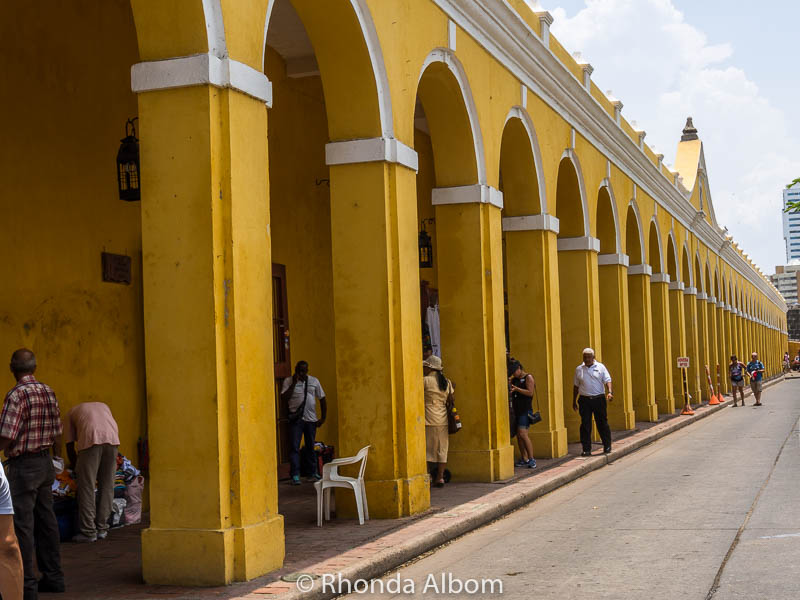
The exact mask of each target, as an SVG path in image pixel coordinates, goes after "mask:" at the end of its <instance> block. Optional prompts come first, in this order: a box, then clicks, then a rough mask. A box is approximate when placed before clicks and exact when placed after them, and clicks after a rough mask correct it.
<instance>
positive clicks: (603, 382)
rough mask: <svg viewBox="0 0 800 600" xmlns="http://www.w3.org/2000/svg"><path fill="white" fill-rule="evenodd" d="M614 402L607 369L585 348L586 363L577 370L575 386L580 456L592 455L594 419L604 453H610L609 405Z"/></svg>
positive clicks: (574, 397) (573, 397) (573, 389)
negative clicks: (578, 414) (579, 429)
mask: <svg viewBox="0 0 800 600" xmlns="http://www.w3.org/2000/svg"><path fill="white" fill-rule="evenodd" d="M606 389H607V390H608V391H607V392H606ZM613 398H614V396H613V394H612V393H611V375H610V374H609V373H608V369H606V367H605V365H604V364H603V363H600V362H597V361H596V360H595V359H594V350H592V349H591V348H584V349H583V362H582V363H581V364H580V365H578V367H577V368H576V369H575V379H574V381H573V384H572V410H580V415H581V445H582V446H583V452H581V456H591V455H592V415H594V420H595V423H596V424H597V431H598V432H599V433H600V439H601V440H603V453H604V454H608V453H609V452H611V428H610V427H609V426H608V415H607V412H606V401H608V402H611V401H612V400H613Z"/></svg>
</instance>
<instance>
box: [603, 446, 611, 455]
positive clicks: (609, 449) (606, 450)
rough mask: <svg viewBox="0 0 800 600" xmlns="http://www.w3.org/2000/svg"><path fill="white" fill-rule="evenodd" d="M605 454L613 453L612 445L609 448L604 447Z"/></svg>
mask: <svg viewBox="0 0 800 600" xmlns="http://www.w3.org/2000/svg"><path fill="white" fill-rule="evenodd" d="M603 454H611V446H609V447H608V448H603Z"/></svg>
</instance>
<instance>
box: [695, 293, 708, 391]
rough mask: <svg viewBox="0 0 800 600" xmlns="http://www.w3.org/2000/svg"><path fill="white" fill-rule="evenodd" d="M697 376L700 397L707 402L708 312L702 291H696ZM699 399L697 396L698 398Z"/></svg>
mask: <svg viewBox="0 0 800 600" xmlns="http://www.w3.org/2000/svg"><path fill="white" fill-rule="evenodd" d="M696 307H697V355H698V362H697V377H698V384H699V386H700V393H701V396H700V397H701V398H702V399H703V400H704V401H706V402H708V401H709V400H710V399H711V398H710V397H709V395H708V379H707V377H706V365H708V364H709V362H710V361H709V358H708V356H709V353H708V345H709V344H708V327H709V323H708V312H707V311H706V295H705V293H704V292H697V300H696ZM698 401H699V398H698Z"/></svg>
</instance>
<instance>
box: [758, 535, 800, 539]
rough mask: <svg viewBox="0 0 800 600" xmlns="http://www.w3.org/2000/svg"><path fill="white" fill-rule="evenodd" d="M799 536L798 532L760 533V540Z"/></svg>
mask: <svg viewBox="0 0 800 600" xmlns="http://www.w3.org/2000/svg"><path fill="white" fill-rule="evenodd" d="M787 537H800V533H781V534H779V535H762V536H761V537H760V538H758V539H760V540H774V539H776V538H787Z"/></svg>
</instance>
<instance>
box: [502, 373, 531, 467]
mask: <svg viewBox="0 0 800 600" xmlns="http://www.w3.org/2000/svg"><path fill="white" fill-rule="evenodd" d="M509 370H511V377H509V384H508V385H509V389H510V391H511V403H512V405H513V407H514V417H515V418H516V420H517V443H518V444H519V453H520V456H521V457H522V458H520V460H519V461H517V462H516V463H514V466H515V467H528V468H529V469H535V468H536V459H535V458H533V444H532V443H531V439H530V438H529V437H528V429H529V428H530V426H531V422H530V419H529V418H528V413H529V412H530V411H531V408H532V405H531V402H532V399H533V391H534V387H535V386H536V383H535V382H534V380H533V375H531V374H530V373H526V372H525V370H524V369H523V367H522V364H520V362H519V361H514V362H512V363H511V367H510V369H509Z"/></svg>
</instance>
